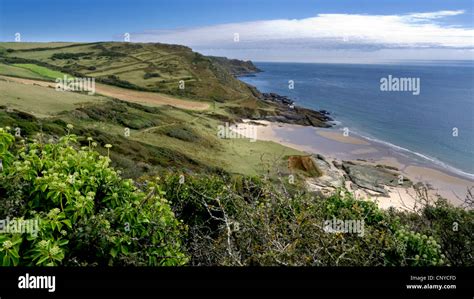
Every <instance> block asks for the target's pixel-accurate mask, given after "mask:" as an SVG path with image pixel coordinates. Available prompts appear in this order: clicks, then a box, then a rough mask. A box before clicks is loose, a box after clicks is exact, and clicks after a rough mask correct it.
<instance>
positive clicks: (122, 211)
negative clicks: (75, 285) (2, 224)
mask: <svg viewBox="0 0 474 299" xmlns="http://www.w3.org/2000/svg"><path fill="white" fill-rule="evenodd" d="M71 128H72V127H71V126H70V127H69V129H71ZM76 140H77V137H76V136H75V135H72V134H68V135H66V136H64V137H62V138H60V139H59V141H58V142H57V143H54V142H51V143H46V144H42V143H40V142H37V141H33V142H29V143H24V142H23V143H19V142H15V138H14V137H13V136H12V135H11V134H10V133H8V132H7V131H5V130H3V129H0V159H1V161H2V164H3V171H1V172H0V194H1V195H2V198H3V199H2V200H1V201H0V211H1V214H2V216H3V217H5V216H6V217H10V218H11V219H14V220H20V219H35V220H38V223H39V227H38V228H39V230H38V231H37V233H34V232H32V231H30V232H24V233H21V234H18V233H12V232H9V233H6V234H2V235H0V244H1V246H0V261H2V264H3V265H4V266H9V265H39V266H53V265H182V264H184V263H186V261H187V257H186V255H185V254H183V252H182V250H181V249H182V245H181V237H182V234H183V232H184V230H185V227H184V226H183V225H182V224H181V223H180V222H179V221H178V220H177V219H176V218H175V216H174V214H173V212H172V211H171V208H170V206H169V204H168V202H167V200H166V199H165V198H164V197H163V192H162V191H161V189H160V186H159V185H157V184H156V183H154V182H151V181H149V182H145V183H144V184H143V185H142V187H141V189H139V188H138V187H137V186H135V184H134V182H133V181H132V180H124V179H122V178H121V177H120V173H119V172H118V171H115V170H114V169H113V168H111V167H110V166H109V163H110V159H109V158H108V157H104V156H100V155H99V154H98V153H97V152H95V151H94V150H93V146H94V145H95V144H94V142H93V141H92V140H89V146H85V147H82V148H80V149H76V148H74V145H75V144H76Z"/></svg>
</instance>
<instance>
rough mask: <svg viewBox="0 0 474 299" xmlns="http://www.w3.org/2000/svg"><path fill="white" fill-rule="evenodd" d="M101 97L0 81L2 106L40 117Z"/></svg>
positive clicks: (0, 103)
mask: <svg viewBox="0 0 474 299" xmlns="http://www.w3.org/2000/svg"><path fill="white" fill-rule="evenodd" d="M104 100H105V98H104V97H101V96H88V95H84V94H79V93H72V92H58V91H56V90H55V89H53V88H45V87H41V86H34V85H24V84H19V83H13V82H5V81H2V80H0V105H5V106H8V107H10V108H12V109H18V110H21V111H24V112H27V113H30V114H33V115H35V116H38V117H46V116H54V115H56V114H57V113H59V112H62V111H65V110H72V109H75V108H76V107H79V106H80V105H83V104H85V103H88V102H100V101H104Z"/></svg>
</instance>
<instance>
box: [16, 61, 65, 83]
mask: <svg viewBox="0 0 474 299" xmlns="http://www.w3.org/2000/svg"><path fill="white" fill-rule="evenodd" d="M13 66H16V67H19V68H22V69H26V70H29V71H31V72H33V73H35V74H38V75H39V76H41V77H42V78H45V79H53V80H55V79H56V78H61V79H62V78H63V77H64V76H66V74H65V73H61V72H58V71H55V70H51V69H48V68H46V67H44V66H39V65H36V64H27V63H24V64H23V63H18V64H13Z"/></svg>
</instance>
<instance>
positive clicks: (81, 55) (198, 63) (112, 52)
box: [0, 42, 255, 103]
mask: <svg viewBox="0 0 474 299" xmlns="http://www.w3.org/2000/svg"><path fill="white" fill-rule="evenodd" d="M8 46H9V45H7V44H6V43H0V47H3V48H8ZM4 55H5V56H7V57H9V58H10V59H13V58H17V59H18V58H20V59H28V60H36V61H39V62H41V63H45V64H48V65H51V66H54V67H56V68H59V69H60V70H62V71H64V72H71V73H75V74H81V75H83V76H91V77H96V78H98V79H102V80H105V81H108V82H112V83H117V82H121V83H122V84H129V87H133V88H138V89H144V90H151V91H159V92H163V93H168V94H172V95H176V96H182V97H187V98H193V99H199V100H205V101H210V100H211V101H219V102H223V101H239V100H249V99H253V100H254V99H255V97H254V95H253V93H252V91H251V90H250V89H249V88H248V86H246V85H245V84H244V83H242V82H240V81H239V80H237V79H235V78H234V77H233V76H232V75H231V74H230V71H231V70H230V69H226V67H225V66H223V65H222V64H219V63H213V61H212V59H211V58H208V57H206V56H203V55H201V54H199V53H195V52H192V51H191V49H189V48H187V47H184V46H177V45H165V44H131V43H117V42H115V43H112V42H107V43H93V44H77V45H73V46H67V47H59V48H53V47H50V48H48V49H46V48H45V49H39V50H38V49H33V50H28V49H26V50H15V51H10V52H5V53H4ZM18 62H21V61H18ZM147 74H148V76H146V75H147ZM111 76H113V77H111ZM181 80H182V81H183V82H184V86H185V88H184V89H180V88H179V87H180V81H181ZM244 103H245V102H244Z"/></svg>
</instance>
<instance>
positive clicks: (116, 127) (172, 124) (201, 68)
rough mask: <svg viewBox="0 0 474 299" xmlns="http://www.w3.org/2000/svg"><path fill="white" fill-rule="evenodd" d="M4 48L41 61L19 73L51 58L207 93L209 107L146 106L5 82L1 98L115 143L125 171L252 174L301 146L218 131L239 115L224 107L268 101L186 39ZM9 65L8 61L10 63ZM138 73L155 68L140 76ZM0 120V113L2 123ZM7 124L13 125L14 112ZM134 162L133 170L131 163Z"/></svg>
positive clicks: (135, 82) (75, 67) (148, 85)
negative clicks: (188, 44) (193, 48)
mask: <svg viewBox="0 0 474 299" xmlns="http://www.w3.org/2000/svg"><path fill="white" fill-rule="evenodd" d="M35 46H39V45H35ZM0 47H4V48H8V45H6V44H5V43H0ZM10 48H11V47H10ZM17 48H21V47H17ZM26 48H27V47H26V46H25V49H26ZM30 48H31V47H30ZM117 53H118V54H117ZM3 55H6V56H8V57H10V58H11V57H17V58H21V59H28V61H26V62H31V60H35V61H38V63H40V64H42V65H43V66H39V67H38V66H29V69H30V70H35V71H36V72H31V73H28V74H26V76H25V77H28V76H32V75H33V74H34V75H39V74H42V77H43V78H47V76H48V74H51V73H48V72H47V69H46V70H45V67H44V66H51V67H50V68H52V69H56V70H62V71H64V72H70V73H74V74H77V73H80V74H83V75H86V76H92V77H96V78H98V79H106V80H108V79H110V77H107V76H110V75H113V76H116V77H115V78H116V79H118V80H120V82H122V81H126V82H127V83H129V84H131V85H132V87H137V88H139V89H144V90H159V91H161V92H166V93H169V94H175V95H178V96H182V97H184V98H193V99H200V100H205V101H211V100H213V103H211V104H212V105H211V106H212V108H211V109H209V110H208V111H204V112H190V111H185V110H181V109H177V108H173V107H166V106H162V107H160V108H145V107H143V106H140V105H136V104H132V103H125V102H120V101H114V102H108V103H104V102H103V100H104V97H92V96H88V95H81V94H74V93H58V92H56V91H54V89H51V88H45V87H40V86H31V85H23V86H20V85H18V84H15V83H8V84H7V83H3V84H4V85H5V86H4V88H2V90H3V94H1V95H2V98H3V99H2V100H1V102H0V104H3V105H6V106H9V107H12V108H16V109H18V110H21V111H26V112H28V113H31V114H34V115H36V116H39V117H43V116H53V119H59V120H61V122H60V123H62V124H63V125H64V124H65V123H72V124H74V125H75V128H76V129H77V130H78V134H81V135H83V136H93V137H94V138H95V139H96V140H98V141H99V143H102V144H105V143H111V144H113V145H114V148H113V149H112V153H113V155H115V157H114V158H115V160H116V161H117V164H118V166H120V167H123V168H128V169H129V170H130V173H129V175H130V176H138V175H140V174H142V173H148V172H153V171H154V170H157V169H161V168H168V167H172V168H173V167H174V168H177V169H180V168H181V169H187V170H192V171H202V170H206V169H207V170H213V169H214V170H216V169H224V170H225V171H227V172H230V173H240V174H246V175H255V174H262V173H264V172H265V171H266V167H267V166H266V165H268V164H270V163H271V164H275V163H276V164H278V165H277V166H282V167H285V166H286V161H285V160H284V159H283V157H284V156H286V155H294V154H301V153H300V152H298V151H296V150H292V149H289V148H286V147H284V146H281V145H278V144H275V143H271V142H260V141H259V142H250V141H249V140H247V139H231V140H222V139H218V138H217V126H218V125H222V124H223V123H224V122H232V121H233V120H235V119H238V116H236V115H235V114H233V113H229V109H228V108H229V107H235V108H236V109H242V108H245V109H250V110H253V109H261V108H262V106H263V109H272V108H268V107H265V104H261V102H260V101H257V100H256V98H255V97H254V93H253V92H252V90H251V89H249V88H248V87H247V86H246V85H244V84H243V83H242V82H240V81H239V80H237V79H235V78H234V77H233V76H232V75H231V74H230V72H229V70H227V68H229V63H230V62H225V63H213V62H212V59H211V58H207V57H205V56H202V55H200V54H198V53H194V52H192V51H191V50H190V49H189V48H187V47H183V46H174V45H162V44H128V43H94V44H77V45H66V46H65V47H60V48H54V46H51V47H50V46H47V44H45V48H44V49H40V50H38V49H34V50H19V51H11V50H10V51H8V52H3ZM53 55H55V56H53ZM58 57H59V58H58ZM16 62H17V63H21V62H25V61H21V60H20V61H16ZM10 63H11V61H10ZM23 66H24V65H23ZM7 67H8V68H10V69H11V68H14V66H12V65H11V64H10V65H8V66H7ZM92 67H94V68H95V69H93V68H92ZM248 67H250V66H248ZM14 70H15V71H16V72H17V73H16V74H14V75H16V76H19V77H22V76H23V75H25V73H20V72H23V71H29V70H27V69H25V68H17V69H14ZM20 70H21V71H20ZM0 73H1V71H0ZM144 73H152V74H157V75H156V76H152V77H150V78H148V79H145V78H144V77H143V74H144ZM114 80H115V79H114ZM179 80H184V81H185V89H184V91H183V90H179V89H178V88H177V85H178V82H179ZM112 81H113V80H112ZM112 83H115V82H112ZM0 84H1V82H0ZM7 85H8V86H7ZM80 106H83V107H80ZM32 107H35V108H34V109H32ZM33 110H34V111H33ZM41 121H42V120H39V122H41ZM6 123H7V122H6V121H4V123H2V122H1V121H0V125H6ZM8 124H9V125H12V120H9V122H8ZM63 127H64V126H63ZM125 128H130V136H129V137H125V136H124V129H125ZM131 149H133V150H131ZM133 168H136V171H132V170H131V169H133Z"/></svg>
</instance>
